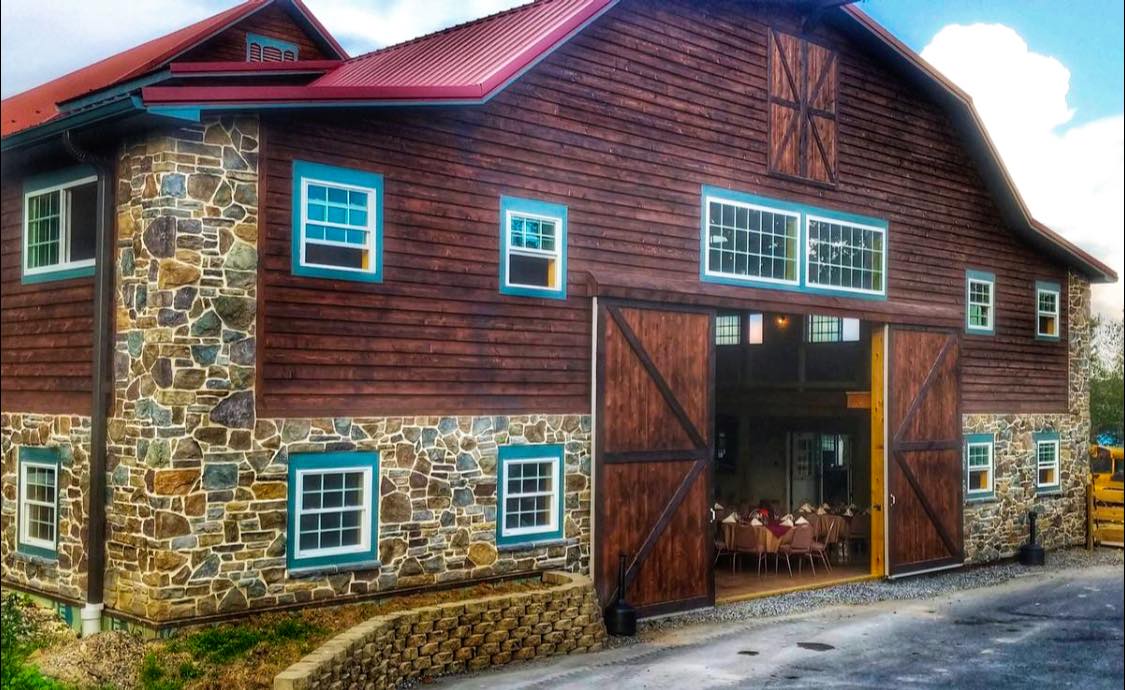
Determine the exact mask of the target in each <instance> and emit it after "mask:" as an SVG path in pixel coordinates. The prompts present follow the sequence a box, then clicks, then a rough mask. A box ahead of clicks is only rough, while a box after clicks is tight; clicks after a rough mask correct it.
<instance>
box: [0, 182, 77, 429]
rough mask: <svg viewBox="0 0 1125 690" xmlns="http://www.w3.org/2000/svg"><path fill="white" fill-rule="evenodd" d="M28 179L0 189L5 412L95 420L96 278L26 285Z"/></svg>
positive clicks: (0, 366) (0, 369)
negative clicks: (24, 237) (23, 255)
mask: <svg viewBox="0 0 1125 690" xmlns="http://www.w3.org/2000/svg"><path fill="white" fill-rule="evenodd" d="M22 230H23V181H22V180H21V179H20V178H19V177H18V176H16V175H5V177H4V181H3V185H2V188H0V397H2V398H3V401H2V404H0V407H2V408H3V410H4V411H5V412H41V413H49V414H82V415H87V414H90V394H91V382H92V381H93V378H92V376H91V368H92V361H93V342H94V335H93V334H94V279H93V278H75V279H72V280H63V281H57V282H48V283H35V284H31V285H23V284H21V283H20V245H21V242H22V238H21V233H22Z"/></svg>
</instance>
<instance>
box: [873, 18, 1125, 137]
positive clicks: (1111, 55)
mask: <svg viewBox="0 0 1125 690" xmlns="http://www.w3.org/2000/svg"><path fill="white" fill-rule="evenodd" d="M859 6H860V7H861V8H862V9H863V11H865V12H867V13H868V14H869V15H871V16H872V17H874V18H875V19H876V20H878V21H879V23H880V24H882V25H883V26H885V27H887V28H888V29H890V30H891V32H893V33H894V34H895V35H896V36H898V37H899V39H900V40H902V41H904V42H905V43H906V44H907V45H909V46H910V47H911V48H913V49H914V50H917V51H920V50H922V48H923V47H925V46H926V44H927V43H929V42H930V39H932V38H933V37H934V35H935V34H937V32H938V31H939V30H940V29H941V28H942V27H943V26H946V25H947V24H974V23H989V24H1003V25H1005V26H1009V27H1011V28H1013V29H1015V30H1016V32H1017V33H1019V34H1020V35H1021V36H1022V37H1023V38H1024V40H1026V41H1027V43H1028V45H1029V46H1031V47H1032V49H1034V50H1035V51H1036V52H1039V53H1044V54H1046V55H1051V56H1053V57H1056V58H1058V60H1059V61H1060V62H1061V63H1063V64H1064V65H1066V66H1067V68H1069V69H1070V74H1071V82H1070V88H1071V91H1070V103H1071V105H1072V106H1073V107H1074V108H1075V110H1076V112H1075V116H1074V124H1082V123H1085V122H1089V121H1091V120H1093V119H1095V118H1098V117H1104V116H1106V115H1111V114H1114V113H1120V112H1122V110H1123V109H1125V105H1123V100H1125V95H1123V93H1125V53H1123V51H1122V43H1123V41H1125V2H1122V0H862V2H861V3H860V5H859Z"/></svg>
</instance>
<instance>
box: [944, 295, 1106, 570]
mask: <svg viewBox="0 0 1125 690" xmlns="http://www.w3.org/2000/svg"><path fill="white" fill-rule="evenodd" d="M1067 284H1068V290H1067V293H1068V294H1067V298H1068V323H1067V335H1068V338H1069V341H1068V342H1069V351H1070V396H1069V398H1070V403H1069V406H1070V410H1069V412H1067V413H1060V414H1011V415H965V416H964V418H963V426H964V433H966V434H975V433H988V434H994V436H995V443H996V445H995V449H994V473H995V474H994V477H993V486H994V489H995V496H994V498H991V499H987V500H982V501H980V502H969V503H966V505H965V557H966V560H967V561H969V562H972V563H983V562H986V561H992V560H996V559H997V558H1005V557H1010V556H1014V555H1015V554H1016V553H1017V552H1018V550H1019V546H1020V544H1023V543H1024V542H1025V541H1027V534H1028V526H1027V513H1028V511H1030V510H1035V511H1036V512H1037V513H1038V514H1039V518H1038V522H1037V525H1038V530H1039V542H1040V543H1041V544H1043V546H1045V547H1046V548H1048V549H1051V548H1058V547H1061V546H1069V545H1073V544H1080V543H1083V542H1084V541H1085V539H1086V482H1087V481H1088V478H1089V473H1090V458H1089V454H1088V450H1087V443H1088V441H1089V438H1090V389H1089V376H1090V357H1091V338H1092V333H1091V322H1090V284H1089V282H1088V281H1087V280H1085V279H1084V278H1083V277H1081V276H1079V275H1077V274H1075V273H1071V274H1070V276H1069V279H1068V281H1067ZM1040 431H1054V432H1058V434H1059V439H1060V441H1061V442H1060V444H1059V446H1060V448H1059V479H1060V488H1059V491H1058V492H1057V493H1052V494H1049V495H1042V496H1040V495H1038V493H1037V492H1036V486H1035V484H1036V465H1035V441H1034V436H1033V435H1034V434H1035V433H1036V432H1040Z"/></svg>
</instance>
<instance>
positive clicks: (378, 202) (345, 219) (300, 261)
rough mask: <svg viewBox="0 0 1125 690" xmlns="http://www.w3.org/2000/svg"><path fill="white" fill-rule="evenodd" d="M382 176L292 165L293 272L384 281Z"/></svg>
mask: <svg viewBox="0 0 1125 690" xmlns="http://www.w3.org/2000/svg"><path fill="white" fill-rule="evenodd" d="M382 200H383V178H382V176H381V175H378V174H376V173H369V172H364V171H360V170H351V169H348V168H335V167H332V166H328V165H320V164H318V163H307V162H305V161H294V163H293V266H292V270H293V274H294V275H301V276H309V277H315V278H333V279H336V280H357V281H364V282H379V281H380V280H382V275H383V271H382Z"/></svg>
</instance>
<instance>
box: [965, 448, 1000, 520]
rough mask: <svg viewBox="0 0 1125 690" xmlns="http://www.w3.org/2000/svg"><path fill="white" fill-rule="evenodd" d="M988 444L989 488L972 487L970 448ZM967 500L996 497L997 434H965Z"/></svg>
mask: <svg viewBox="0 0 1125 690" xmlns="http://www.w3.org/2000/svg"><path fill="white" fill-rule="evenodd" d="M982 445H987V446H988V488H987V489H972V488H970V486H969V478H970V470H971V468H970V466H969V449H970V447H972V446H982ZM964 454H965V502H966V503H975V502H977V501H989V500H992V499H994V498H995V497H996V436H995V435H994V434H965V450H964Z"/></svg>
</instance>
